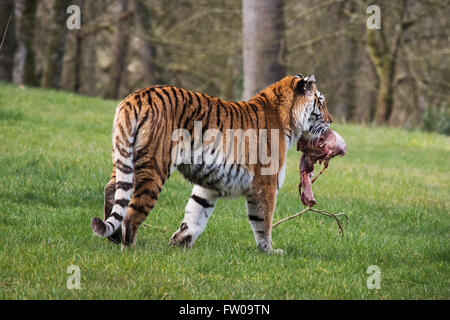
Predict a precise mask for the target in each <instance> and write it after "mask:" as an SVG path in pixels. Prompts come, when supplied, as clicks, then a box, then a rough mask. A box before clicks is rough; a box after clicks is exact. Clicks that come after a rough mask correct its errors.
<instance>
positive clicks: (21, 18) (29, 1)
mask: <svg viewBox="0 0 450 320" xmlns="http://www.w3.org/2000/svg"><path fill="white" fill-rule="evenodd" d="M36 8H37V0H15V1H14V20H15V21H14V22H15V36H16V43H17V47H16V50H15V52H14V63H13V76H12V78H13V82H14V83H16V84H29V85H36V84H37V83H36V74H35V64H34V52H33V38H34V22H35V20H36Z"/></svg>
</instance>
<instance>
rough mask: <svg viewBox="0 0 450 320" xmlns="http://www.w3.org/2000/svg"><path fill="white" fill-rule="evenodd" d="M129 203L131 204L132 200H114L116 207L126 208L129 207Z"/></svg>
mask: <svg viewBox="0 0 450 320" xmlns="http://www.w3.org/2000/svg"><path fill="white" fill-rule="evenodd" d="M129 202H130V200H128V199H117V200H114V205H116V204H118V205H119V206H121V207H122V208H126V207H127V206H128V203H129Z"/></svg>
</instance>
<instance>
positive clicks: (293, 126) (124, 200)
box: [91, 74, 332, 253]
mask: <svg viewBox="0 0 450 320" xmlns="http://www.w3.org/2000/svg"><path fill="white" fill-rule="evenodd" d="M331 122H332V117H331V115H330V113H329V112H328V109H327V106H326V101H325V97H324V95H323V94H322V93H321V92H320V91H319V90H318V89H317V84H316V79H315V77H314V75H311V76H307V77H303V76H302V75H301V74H298V75H295V76H286V77H284V78H282V79H281V80H279V81H278V82H275V83H273V84H271V85H269V86H268V87H267V88H265V89H263V90H262V91H260V92H259V93H257V94H256V95H255V96H254V97H253V98H251V99H250V100H248V101H245V102H243V101H242V102H232V101H225V100H222V99H220V98H216V97H212V96H209V95H206V94H203V93H199V92H195V91H189V90H185V89H182V88H178V87H175V86H168V85H155V86H150V87H147V88H144V89H141V90H137V91H135V92H133V93H132V94H130V95H129V96H127V97H126V98H125V99H124V100H123V101H121V102H120V103H119V104H118V106H117V108H116V113H115V116H114V122H113V132H112V144H113V150H112V158H113V171H112V174H111V178H110V180H109V182H108V183H107V184H106V186H105V189H104V220H103V221H102V220H101V219H100V218H99V217H93V218H92V219H91V228H92V230H93V232H94V234H96V235H97V236H100V237H105V238H107V239H108V240H110V241H112V242H114V243H121V244H122V249H124V248H126V247H129V246H135V242H136V237H137V231H138V229H139V226H140V225H141V224H142V223H143V221H144V220H145V219H146V217H147V215H148V214H149V213H150V211H151V210H152V209H153V208H154V207H155V204H156V202H157V200H158V197H159V195H160V192H161V190H162V188H163V185H164V183H165V182H166V181H167V179H168V178H169V176H170V175H171V174H172V173H173V171H174V170H175V169H176V170H177V171H178V172H180V173H181V175H182V176H183V177H184V178H186V179H187V180H188V181H190V182H191V183H193V185H194V186H193V189H192V193H191V196H190V198H189V200H188V202H187V205H186V208H185V213H184V218H183V221H182V222H181V224H180V226H179V228H178V230H176V231H175V233H173V235H172V236H171V238H170V240H169V245H172V246H184V247H188V248H189V247H192V245H193V244H194V242H195V241H196V239H197V238H198V237H199V235H200V234H201V233H202V232H203V231H204V229H205V227H206V224H207V221H208V219H209V218H210V216H211V214H212V212H213V209H214V207H215V205H216V203H217V201H218V199H220V198H227V197H238V196H244V197H245V198H246V210H247V216H248V220H249V222H250V225H251V228H252V230H253V234H254V237H255V241H256V244H257V246H258V248H259V249H260V250H261V251H262V252H266V253H277V252H282V250H281V249H277V250H275V249H273V247H272V219H273V214H274V210H275V203H276V197H277V193H278V190H279V189H280V188H281V186H282V184H283V181H284V178H285V174H286V156H287V151H288V150H289V148H290V147H291V146H292V145H293V144H294V143H295V142H296V141H297V140H298V139H299V138H300V136H302V135H306V136H308V137H310V138H311V139H313V138H318V137H319V136H320V135H321V133H323V132H324V131H326V130H327V129H328V127H329V125H330V123H331ZM196 129H200V130H202V131H201V132H205V130H206V131H208V130H215V131H216V132H217V133H219V134H223V136H224V137H227V135H228V137H230V133H229V132H230V130H231V132H233V130H235V131H239V130H243V132H247V131H246V130H253V131H254V132H257V133H258V132H263V131H264V130H266V132H269V131H270V132H271V133H270V134H269V133H267V134H266V139H262V138H261V137H260V136H258V137H257V138H256V139H257V140H256V141H250V135H249V136H244V143H239V144H238V145H237V146H235V149H236V148H237V149H239V150H237V151H240V152H241V153H243V155H244V160H245V161H239V162H238V161H237V160H236V159H234V160H233V159H232V161H231V162H230V161H225V158H227V154H235V153H236V152H237V151H236V150H235V149H233V146H231V147H230V148H229V149H226V151H224V152H217V155H216V156H215V158H214V159H213V160H214V161H211V163H206V161H197V162H196V163H192V162H189V160H192V158H193V156H192V155H187V156H186V155H184V154H183V152H185V153H186V154H187V152H186V151H188V149H189V146H191V147H193V148H194V149H195V150H197V151H198V150H200V153H201V152H202V150H203V152H205V150H206V152H207V153H208V152H209V153H212V151H214V150H212V149H214V148H215V147H217V143H216V142H217V141H215V143H214V144H212V143H211V144H208V145H206V144H204V143H203V142H200V145H199V143H198V141H197V146H195V144H196V142H195V136H194V139H193V138H192V134H193V133H194V131H195V130H196ZM177 130H182V131H183V132H185V133H186V135H187V137H186V140H187V141H184V144H183V143H182V142H180V139H178V140H177V139H174V138H173V133H174V132H176V131H177ZM241 133H242V131H241ZM183 140H184V139H183ZM211 140H212V139H211ZM217 140H220V139H217ZM222 140H223V139H222ZM230 141H232V142H234V141H235V139H234V137H233V139H230ZM271 144H272V146H271ZM274 144H275V147H273V145H274ZM255 145H257V146H258V148H259V149H265V150H267V151H269V150H270V153H271V155H270V156H269V160H270V159H272V160H273V161H272V163H270V164H269V163H268V161H266V160H265V161H264V163H262V161H260V160H257V161H253V162H252V163H250V162H249V161H248V159H249V158H250V157H251V156H252V155H251V154H250V152H249V149H250V147H251V146H255ZM180 146H181V147H180ZM183 146H185V147H186V148H185V149H186V150H183ZM243 149H244V150H243ZM195 150H194V153H195ZM174 154H175V155H178V156H179V157H178V158H177V157H176V156H173V155H174ZM267 154H269V152H267ZM275 154H277V158H275V157H272V158H271V156H274V155H275ZM180 155H181V156H180ZM180 159H182V160H183V161H180ZM227 159H228V158H227ZM186 160H187V161H186ZM270 166H272V168H275V169H273V170H272V172H269V174H267V172H266V173H263V171H264V169H268V168H269V167H270Z"/></svg>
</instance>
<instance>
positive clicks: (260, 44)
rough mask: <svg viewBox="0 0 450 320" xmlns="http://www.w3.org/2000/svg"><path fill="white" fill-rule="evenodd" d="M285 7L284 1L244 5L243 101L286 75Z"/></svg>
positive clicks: (245, 0) (250, 1)
mask: <svg viewBox="0 0 450 320" xmlns="http://www.w3.org/2000/svg"><path fill="white" fill-rule="evenodd" d="M283 4H284V3H283V0H243V1H242V18H243V33H242V35H243V47H242V49H243V68H244V89H243V93H242V99H243V100H247V99H249V98H251V97H252V96H253V95H254V94H256V93H257V92H258V91H259V90H261V89H263V88H264V87H266V86H267V85H269V84H271V83H273V82H275V81H278V80H279V79H280V78H281V77H283V76H284V74H285V66H284V64H283V49H284V44H285V41H284V19H283Z"/></svg>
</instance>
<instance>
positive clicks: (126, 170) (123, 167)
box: [116, 159, 133, 174]
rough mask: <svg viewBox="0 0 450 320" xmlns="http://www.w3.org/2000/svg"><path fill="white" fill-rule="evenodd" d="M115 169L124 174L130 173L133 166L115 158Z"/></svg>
mask: <svg viewBox="0 0 450 320" xmlns="http://www.w3.org/2000/svg"><path fill="white" fill-rule="evenodd" d="M116 169H118V170H120V171H122V172H123V173H125V174H130V173H132V172H133V168H132V167H130V166H128V165H126V164H124V163H123V162H122V161H120V160H119V159H117V160H116Z"/></svg>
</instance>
